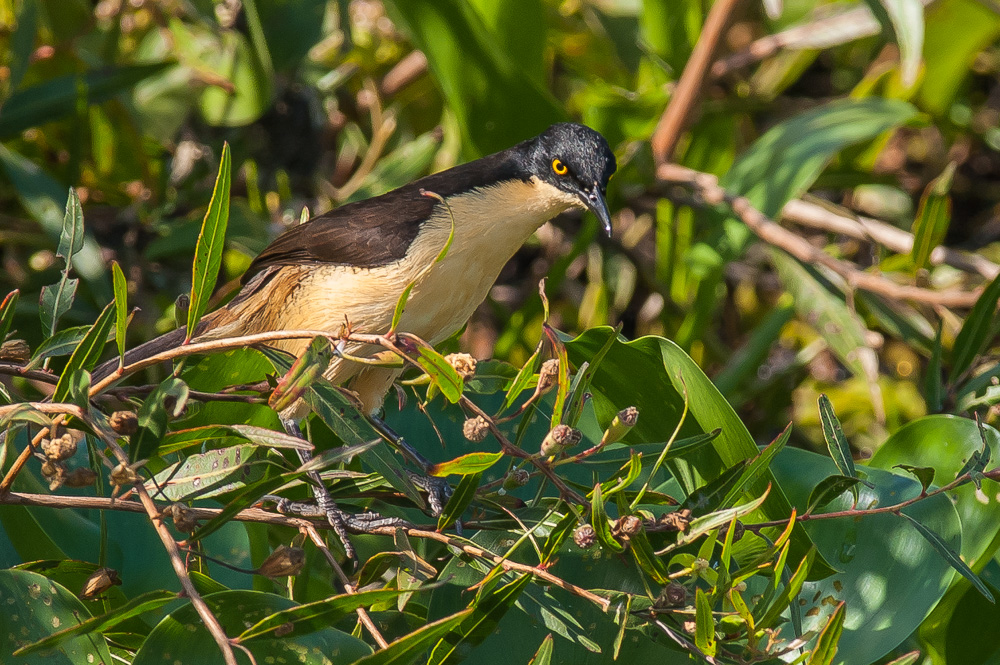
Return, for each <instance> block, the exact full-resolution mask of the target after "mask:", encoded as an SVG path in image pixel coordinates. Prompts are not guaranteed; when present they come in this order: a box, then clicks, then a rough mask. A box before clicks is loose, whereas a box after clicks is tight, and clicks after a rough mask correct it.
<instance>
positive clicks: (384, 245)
mask: <svg viewBox="0 0 1000 665" xmlns="http://www.w3.org/2000/svg"><path fill="white" fill-rule="evenodd" d="M616 169H617V162H616V160H615V156H614V153H613V152H612V151H611V148H610V147H609V145H608V142H607V141H606V140H605V139H604V137H603V136H602V135H601V134H600V133H599V132H597V131H595V130H593V129H591V128H589V127H587V126H585V125H581V124H576V123H558V124H554V125H552V126H550V127H549V128H548V129H546V130H545V131H544V132H542V133H541V134H539V135H538V136H535V137H534V138H530V139H527V140H525V141H522V142H520V143H518V144H516V145H514V146H512V147H510V148H508V149H506V150H503V151H500V152H497V153H494V154H492V155H488V156H486V157H482V158H480V159H477V160H474V161H471V162H467V163H465V164H461V165H458V166H455V167H453V168H450V169H447V170H444V171H441V172H438V173H435V174H432V175H428V176H426V177H423V178H420V179H418V180H416V181H414V182H412V183H410V184H407V185H404V186H402V187H399V188H398V189H395V190H392V191H390V192H387V193H385V194H382V195H379V196H375V197H372V198H369V199H366V200H362V201H357V202H354V203H348V204H345V205H342V206H340V207H338V208H335V209H333V210H331V211H329V212H326V213H323V214H321V215H318V216H316V217H313V218H312V219H310V220H308V221H306V222H304V223H302V224H299V225H298V226H294V227H292V228H290V229H288V230H286V231H285V232H283V233H281V234H280V235H278V237H277V238H275V239H274V241H272V242H271V244H270V245H268V246H267V247H266V248H265V249H264V250H263V251H262V252H261V253H260V254H259V255H258V256H257V257H256V258H255V259H254V260H253V262H252V263H251V264H250V267H249V268H248V269H247V271H246V273H245V274H244V276H243V278H242V280H241V281H242V289H241V290H240V291H239V293H237V295H236V296H235V297H233V298H232V299H231V300H230V301H229V302H228V303H227V304H225V305H224V306H223V307H221V308H219V309H217V310H215V311H214V312H212V313H210V314H208V315H206V316H204V317H203V318H202V319H201V321H200V322H199V324H198V326H197V328H196V329H195V331H194V334H193V335H192V336H191V337H192V339H191V341H193V342H202V341H209V340H217V339H225V338H231V337H237V336H243V335H250V334H255V333H262V332H269V331H277V330H315V331H328V332H329V333H331V334H333V335H336V334H339V333H342V332H344V329H345V326H349V328H350V330H351V331H353V332H356V333H371V334H385V333H387V332H389V330H390V328H391V326H392V320H393V314H394V312H395V310H396V305H397V303H398V302H399V300H400V296H401V295H402V294H403V292H404V290H406V289H407V288H408V287H409V288H411V290H410V293H409V297H408V300H407V302H406V307H405V309H404V311H403V313H402V316H401V318H400V319H399V321H398V326H397V329H398V330H400V331H405V332H408V333H411V334H413V335H415V336H417V337H419V338H421V339H423V340H425V341H427V342H429V343H431V344H437V343H439V342H441V341H443V340H445V339H447V338H448V337H449V336H451V335H452V334H454V333H455V332H457V331H458V330H459V329H460V328H461V327H462V326H463V325H464V324H465V323H466V322H467V321H468V319H469V318H470V317H471V316H472V314H473V312H474V311H475V310H476V308H477V307H478V306H479V305H480V304H481V303H482V302H483V301H484V300H485V298H486V296H487V295H488V292H489V290H490V288H491V287H492V286H493V284H494V283H495V282H496V280H497V277H498V276H499V274H500V271H501V270H502V269H503V267H504V265H505V264H506V263H507V262H508V260H509V259H510V258H511V257H512V256H513V255H514V253H515V252H516V251H517V250H518V249H519V248H520V247H521V245H523V244H524V242H525V241H526V240H528V238H529V237H531V235H532V234H533V233H534V232H535V231H536V230H537V229H538V228H539V227H540V226H541V225H542V224H544V223H545V222H547V221H548V220H550V219H552V218H553V217H555V216H556V215H558V214H560V213H562V212H565V211H566V210H569V209H572V208H576V209H582V210H589V211H591V212H592V213H594V215H596V217H597V219H598V220H599V222H600V224H601V226H602V228H603V229H604V231H605V233H607V234H609V235H610V233H611V214H610V212H609V210H608V205H607V201H606V194H607V186H608V181H609V180H610V178H611V176H612V175H613V174H614V172H615V171H616ZM449 238H451V243H450V245H449V246H448V249H447V252H446V253H445V254H444V257H443V258H441V259H440V260H436V259H438V257H439V254H441V253H442V249H443V248H444V247H445V245H446V244H447V243H448V242H449ZM411 285H412V286H411ZM186 337H187V332H186V330H185V328H184V327H181V328H178V329H177V330H174V331H172V332H170V333H167V334H165V335H162V336H160V337H158V338H156V339H154V340H152V341H150V342H147V343H145V344H142V345H140V346H138V347H136V348H135V349H133V350H131V351H129V352H128V353H127V354H126V356H125V363H126V364H132V363H134V362H137V361H139V360H143V359H145V358H149V357H151V356H153V355H156V354H158V353H160V352H162V351H165V350H168V349H171V348H174V347H176V346H179V345H180V344H183V343H184V340H185V338H186ZM309 343H310V342H309V340H307V339H298V340H281V341H273V342H268V345H269V346H272V347H275V348H278V349H281V350H284V351H287V352H289V353H291V354H292V355H294V356H300V355H301V354H302V353H303V352H304V351H305V349H306V348H307V347H308V345H309ZM339 350H340V351H341V353H340V354H338V355H337V356H336V357H334V358H333V360H332V361H331V362H330V365H329V366H328V367H327V369H326V371H325V373H324V375H325V377H326V378H327V379H329V380H330V381H331V382H332V383H334V384H336V385H343V386H346V388H347V389H348V390H350V391H351V392H353V393H354V394H355V395H356V396H357V399H358V402H359V403H360V405H361V408H362V411H363V412H364V413H366V414H368V415H369V416H370V417H374V416H375V414H377V412H378V411H379V410H380V408H381V407H382V403H383V400H384V398H385V395H386V393H387V392H388V391H389V389H390V388H391V387H392V384H393V382H394V381H395V380H396V379H397V378H398V377H399V375H400V373H401V372H402V370H401V369H399V368H395V367H385V366H378V365H371V364H362V363H358V362H356V361H353V360H351V359H350V358H351V357H354V358H357V357H371V356H373V355H374V354H376V353H377V352H378V351H379V350H380V349H379V348H378V347H376V346H374V345H365V344H360V343H353V342H352V343H348V344H346V345H345V346H344V347H343V348H340V349H339ZM116 367H117V361H109V363H107V364H106V365H105V366H103V367H102V368H99V369H98V370H97V371H96V372H95V376H97V377H100V376H102V375H107V374H110V373H111V372H112V371H114V369H115V368H116ZM307 414H308V406H307V405H305V403H304V401H302V400H300V401H299V402H297V403H296V404H293V405H292V406H291V407H288V408H287V409H286V410H285V411H284V412H282V413H281V414H279V415H280V417H281V420H282V423H283V425H284V426H285V428H286V430H287V431H289V432H290V433H293V434H300V432H299V431H298V427H297V422H299V421H300V420H301V419H302V418H304V417H305V416H306V415H307ZM403 452H404V454H407V456H408V457H410V458H411V460H415V461H416V462H417V463H418V464H420V465H421V466H429V464H428V463H426V460H423V459H422V457H421V456H420V455H419V454H417V453H415V452H414V451H412V449H411V450H409V451H407V450H406V449H404V450H403ZM425 489H427V487H426V486H425ZM321 498H322V497H320V496H319V495H317V502H318V503H321V504H322V503H323V501H321ZM326 503H327V507H329V506H331V505H332V502H331V501H329V499H327V501H326ZM437 504H438V505H440V498H439V499H438V501H437ZM435 512H439V508H435ZM328 514H329V515H330V520H331V524H334V527H335V528H336V529H337V532H338V534H339V535H340V536H341V540H342V541H344V542H345V548H348V547H349V544H347V542H346V540H345V535H344V533H342V532H343V531H344V529H343V528H342V527H343V526H344V524H345V522H346V521H347V518H345V517H344V516H343V515H342V514H334V513H329V512H328ZM335 522H336V524H335Z"/></svg>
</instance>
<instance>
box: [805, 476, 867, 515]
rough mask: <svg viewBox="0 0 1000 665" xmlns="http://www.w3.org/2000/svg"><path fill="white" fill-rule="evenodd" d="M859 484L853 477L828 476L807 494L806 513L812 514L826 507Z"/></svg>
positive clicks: (858, 480)
mask: <svg viewBox="0 0 1000 665" xmlns="http://www.w3.org/2000/svg"><path fill="white" fill-rule="evenodd" d="M859 482H861V480H860V479H858V478H855V477H853V476H839V475H837V476H828V477H826V478H824V479H823V480H822V481H820V483H819V484H818V485H816V487H814V488H813V491H812V492H810V493H809V503H808V504H807V506H808V507H807V508H806V513H813V512H815V511H817V510H819V509H821V508H824V507H826V505H827V504H828V503H830V502H831V501H833V500H834V499H836V498H837V497H838V496H840V495H841V494H843V493H844V492H846V491H847V490H849V489H855V485H857V484H858V483H859Z"/></svg>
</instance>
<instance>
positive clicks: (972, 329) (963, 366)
mask: <svg viewBox="0 0 1000 665" xmlns="http://www.w3.org/2000/svg"><path fill="white" fill-rule="evenodd" d="M997 302H1000V275H997V277H996V278H995V279H994V280H993V281H992V282H990V283H989V285H987V287H986V288H985V289H983V293H982V295H980V296H979V299H978V300H976V304H975V305H973V306H972V311H971V312H969V316H968V317H967V318H966V319H965V323H963V324H962V329H961V330H959V331H958V335H957V336H956V337H955V344H954V345H953V346H952V347H951V373H950V374H949V376H948V380H949V382H950V383H952V384H954V383H956V382H957V381H958V378H959V377H960V376H961V375H962V374H964V373H965V371H966V370H967V369H969V367H971V366H972V361H973V360H975V358H976V356H978V355H979V354H980V353H981V352H982V350H983V349H984V348H986V344H987V343H988V342H989V341H990V338H991V337H992V336H993V331H992V325H993V315H994V313H995V312H996V309H997Z"/></svg>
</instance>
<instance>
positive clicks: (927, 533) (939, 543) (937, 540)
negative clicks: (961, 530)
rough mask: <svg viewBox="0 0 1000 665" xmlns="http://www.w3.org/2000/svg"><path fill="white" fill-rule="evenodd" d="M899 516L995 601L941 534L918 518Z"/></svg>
mask: <svg viewBox="0 0 1000 665" xmlns="http://www.w3.org/2000/svg"><path fill="white" fill-rule="evenodd" d="M900 517H902V518H904V519H905V520H907V521H908V522H909V523H910V524H912V525H913V526H914V528H915V529H916V530H917V531H919V532H920V535H921V536H923V537H924V538H926V539H927V542H929V543H930V544H931V546H932V547H934V549H935V550H937V552H938V554H940V555H941V556H942V557H943V558H944V560H945V561H947V562H948V564H949V565H951V567H952V568H954V569H955V570H956V571H958V572H959V573H960V574H961V575H962V577H964V578H965V579H967V580H969V582H971V583H972V586H974V587H975V588H976V590H977V591H979V593H981V594H983V596H984V597H985V598H986V599H987V600H988V601H990V602H991V603H992V602H995V601H994V599H993V594H992V593H990V590H989V589H987V588H986V585H985V584H983V581H982V580H981V579H979V576H978V575H976V574H975V573H974V572H972V569H971V568H969V566H968V565H966V563H965V562H964V561H962V559H961V557H959V556H958V553H957V552H956V551H955V550H953V549H951V547H949V546H948V543H947V542H945V540H944V539H943V538H942V537H941V536H939V535H938V534H936V533H935V532H934V531H933V530H932V529H929V528H928V527H927V526H926V525H924V524H921V523H920V521H919V520H917V519H914V518H913V517H910V516H909V515H907V514H906V513H900Z"/></svg>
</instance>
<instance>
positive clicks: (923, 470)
mask: <svg viewBox="0 0 1000 665" xmlns="http://www.w3.org/2000/svg"><path fill="white" fill-rule="evenodd" d="M892 468H894V469H902V470H903V471H906V472H907V473H912V474H913V475H914V476H916V478H917V480H919V481H920V486H921V487H922V488H923V491H924V492H926V491H927V488H928V487H930V486H931V485H932V484H933V483H934V469H933V468H931V467H929V466H913V465H912V464H893V465H892Z"/></svg>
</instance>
